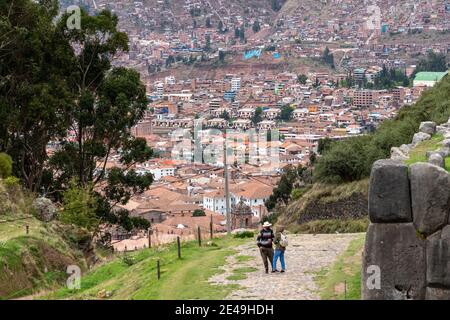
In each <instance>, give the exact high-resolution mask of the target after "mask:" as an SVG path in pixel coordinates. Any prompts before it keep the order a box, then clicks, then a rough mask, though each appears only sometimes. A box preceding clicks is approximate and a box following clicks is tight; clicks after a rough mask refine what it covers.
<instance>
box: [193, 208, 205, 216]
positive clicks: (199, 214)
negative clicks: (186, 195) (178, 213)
mask: <svg viewBox="0 0 450 320" xmlns="http://www.w3.org/2000/svg"><path fill="white" fill-rule="evenodd" d="M192 216H193V217H204V216H206V213H205V211H203V210H201V209H196V210H194V212H193V213H192Z"/></svg>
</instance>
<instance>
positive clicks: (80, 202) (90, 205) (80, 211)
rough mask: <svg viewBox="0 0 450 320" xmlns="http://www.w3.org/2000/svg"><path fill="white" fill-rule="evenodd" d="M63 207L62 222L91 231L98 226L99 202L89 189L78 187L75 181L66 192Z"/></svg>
mask: <svg viewBox="0 0 450 320" xmlns="http://www.w3.org/2000/svg"><path fill="white" fill-rule="evenodd" d="M63 205H64V208H63V210H62V212H61V215H60V219H61V221H62V222H64V223H67V224H74V225H76V226H78V227H81V228H86V229H87V230H90V231H92V230H94V229H95V228H96V227H97V226H98V223H99V219H98V218H97V215H96V208H97V201H96V198H95V197H94V195H93V194H92V192H91V190H90V189H89V188H81V187H78V186H77V184H76V182H75V181H71V182H70V187H69V189H67V191H65V192H64V201H63Z"/></svg>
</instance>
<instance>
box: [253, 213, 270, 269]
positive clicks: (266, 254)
mask: <svg viewBox="0 0 450 320" xmlns="http://www.w3.org/2000/svg"><path fill="white" fill-rule="evenodd" d="M271 226H272V225H271V224H270V223H269V222H268V221H266V222H264V224H263V228H262V229H261V231H260V232H259V234H258V237H257V238H256V244H257V245H258V247H259V251H260V253H261V257H262V259H263V263H264V268H265V269H266V273H269V265H270V266H271V267H272V261H273V246H272V244H273V238H274V234H273V231H272V228H271ZM272 272H273V270H272Z"/></svg>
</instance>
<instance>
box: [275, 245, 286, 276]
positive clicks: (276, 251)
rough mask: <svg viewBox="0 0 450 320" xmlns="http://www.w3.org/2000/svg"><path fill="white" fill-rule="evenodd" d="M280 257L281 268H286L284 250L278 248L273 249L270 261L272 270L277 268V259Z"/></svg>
mask: <svg viewBox="0 0 450 320" xmlns="http://www.w3.org/2000/svg"><path fill="white" fill-rule="evenodd" d="M278 258H280V262H281V270H283V271H284V270H286V265H285V264H284V250H278V249H275V253H274V255H273V261H272V270H275V269H276V268H277V260H278Z"/></svg>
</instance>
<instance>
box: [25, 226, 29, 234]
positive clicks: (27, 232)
mask: <svg viewBox="0 0 450 320" xmlns="http://www.w3.org/2000/svg"><path fill="white" fill-rule="evenodd" d="M25 232H26V234H29V233H30V226H29V225H26V226H25Z"/></svg>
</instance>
